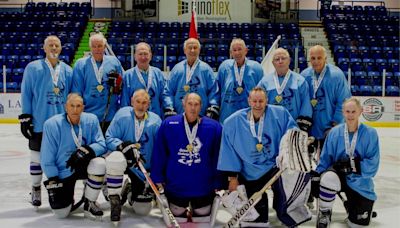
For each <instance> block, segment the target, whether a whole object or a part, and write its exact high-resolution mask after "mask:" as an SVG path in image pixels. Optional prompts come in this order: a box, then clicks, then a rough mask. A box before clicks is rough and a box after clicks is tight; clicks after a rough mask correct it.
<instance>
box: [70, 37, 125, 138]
mask: <svg viewBox="0 0 400 228" xmlns="http://www.w3.org/2000/svg"><path fill="white" fill-rule="evenodd" d="M106 43H107V40H106V38H104V36H103V34H101V33H97V34H94V35H92V36H91V37H90V38H89V46H90V51H91V55H90V56H88V57H83V58H81V59H79V60H78V61H77V62H76V63H75V66H74V70H73V87H72V91H73V92H77V93H79V95H81V96H82V97H83V100H84V102H85V112H90V113H93V114H95V115H96V116H97V118H98V119H99V122H100V125H101V129H102V131H103V133H104V132H105V131H106V130H107V127H108V125H110V122H111V120H112V118H113V117H114V115H115V112H116V111H117V110H118V109H119V103H118V99H119V94H120V92H121V83H122V77H121V75H122V66H121V63H120V62H119V60H118V59H117V58H116V57H115V56H109V55H104V50H105V48H106Z"/></svg>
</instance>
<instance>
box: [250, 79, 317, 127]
mask: <svg viewBox="0 0 400 228" xmlns="http://www.w3.org/2000/svg"><path fill="white" fill-rule="evenodd" d="M274 76H275V72H274V73H272V74H269V75H267V76H266V77H264V78H263V79H261V81H260V83H258V86H260V87H261V88H263V89H264V90H265V91H267V94H268V104H274V105H281V106H283V107H285V108H286V109H287V110H288V111H289V113H290V115H292V117H293V119H295V120H296V119H297V118H298V117H299V116H303V117H309V118H310V119H311V118H312V106H311V103H310V93H309V92H310V90H309V87H308V84H307V82H306V81H305V79H304V77H303V76H301V75H300V74H298V73H296V72H293V71H290V77H289V80H288V81H287V84H286V86H285V89H284V90H283V92H282V93H281V94H280V95H279V96H278V91H277V89H276V86H275V81H274ZM283 80H284V77H278V81H279V85H282V82H283Z"/></svg>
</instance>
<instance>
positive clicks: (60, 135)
mask: <svg viewBox="0 0 400 228" xmlns="http://www.w3.org/2000/svg"><path fill="white" fill-rule="evenodd" d="M65 109H66V113H63V114H58V115H55V116H53V117H52V118H50V119H49V120H47V121H46V122H45V124H44V127H43V142H42V149H41V155H40V161H41V164H42V167H43V171H44V173H45V174H46V176H47V177H48V180H46V181H45V182H44V184H45V186H46V188H47V191H48V194H49V203H50V207H51V209H52V210H53V212H54V214H55V215H56V216H57V217H59V218H65V217H67V216H68V215H69V213H70V212H71V211H72V210H73V209H74V208H73V207H74V206H73V204H74V188H75V182H76V180H78V179H86V178H87V179H88V180H87V182H86V186H85V190H84V197H85V199H84V203H85V204H84V208H83V209H84V214H85V217H89V218H95V217H101V216H102V215H103V211H101V209H100V208H99V207H98V206H97V205H96V199H97V197H98V195H99V192H100V187H101V184H102V183H103V180H104V175H105V172H106V164H105V160H104V158H102V157H99V156H101V155H102V154H104V153H105V152H106V145H105V140H104V137H103V134H102V132H101V129H100V125H99V121H98V119H97V118H96V116H95V115H93V114H91V113H85V112H83V109H84V105H83V99H82V97H81V96H79V95H78V94H76V93H71V94H69V95H68V99H67V103H66V105H65Z"/></svg>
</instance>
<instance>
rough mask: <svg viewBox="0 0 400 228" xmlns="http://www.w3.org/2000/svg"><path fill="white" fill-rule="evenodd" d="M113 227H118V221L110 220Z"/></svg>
mask: <svg viewBox="0 0 400 228" xmlns="http://www.w3.org/2000/svg"><path fill="white" fill-rule="evenodd" d="M111 223H112V224H113V225H114V227H119V221H111Z"/></svg>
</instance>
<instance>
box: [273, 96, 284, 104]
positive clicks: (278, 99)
mask: <svg viewBox="0 0 400 228" xmlns="http://www.w3.org/2000/svg"><path fill="white" fill-rule="evenodd" d="M282 99H283V98H282V96H281V95H277V96H276V97H275V100H276V102H278V103H281V101H282Z"/></svg>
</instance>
